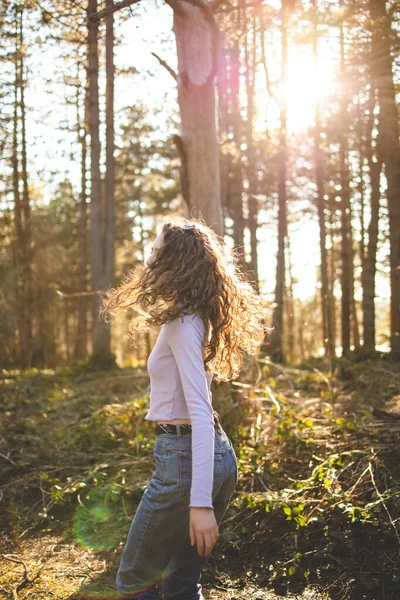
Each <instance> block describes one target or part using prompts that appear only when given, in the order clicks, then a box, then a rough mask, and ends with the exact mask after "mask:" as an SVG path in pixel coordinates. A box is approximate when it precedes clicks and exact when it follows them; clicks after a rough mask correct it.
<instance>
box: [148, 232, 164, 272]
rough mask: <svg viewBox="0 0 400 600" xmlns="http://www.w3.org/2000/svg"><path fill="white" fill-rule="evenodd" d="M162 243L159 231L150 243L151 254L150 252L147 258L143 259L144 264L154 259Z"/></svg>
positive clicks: (161, 234)
mask: <svg viewBox="0 0 400 600" xmlns="http://www.w3.org/2000/svg"><path fill="white" fill-rule="evenodd" d="M162 243H163V233H162V231H160V233H159V234H158V235H157V237H156V239H155V240H154V242H153V244H152V247H151V254H150V256H149V258H148V259H147V260H146V261H145V265H147V266H149V265H150V264H151V263H152V262H153V261H154V259H155V257H156V254H157V252H158V250H159V249H160V248H161V246H162Z"/></svg>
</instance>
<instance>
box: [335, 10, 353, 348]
mask: <svg viewBox="0 0 400 600" xmlns="http://www.w3.org/2000/svg"><path fill="white" fill-rule="evenodd" d="M344 78H345V65H344V28H343V21H342V22H341V24H340V80H341V85H342V91H341V97H340V123H339V136H338V137H339V145H340V148H339V162H340V187H341V190H340V195H341V214H342V222H341V238H342V240H341V242H342V245H341V257H342V272H341V288H342V299H341V302H342V315H341V317H342V321H341V327H342V356H348V354H349V352H350V310H351V274H350V270H351V269H352V264H351V255H352V252H351V246H350V227H351V221H350V185H349V172H348V164H347V161H348V141H347V137H346V136H347V132H348V117H347V97H346V95H345V81H344Z"/></svg>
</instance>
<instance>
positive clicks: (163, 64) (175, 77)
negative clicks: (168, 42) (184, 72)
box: [152, 52, 178, 81]
mask: <svg viewBox="0 0 400 600" xmlns="http://www.w3.org/2000/svg"><path fill="white" fill-rule="evenodd" d="M152 55H153V56H154V57H155V58H156V59H157V60H158V62H159V63H160V65H161V66H163V67H164V69H167V71H168V73H169V74H170V75H172V77H173V78H174V79H175V81H178V75H177V74H176V73H175V71H174V70H173V69H172V68H171V67H170V66H169V65H168V64H167V63H166V62H165V60H163V59H162V58H160V57H159V56H158V54H156V53H155V52H152Z"/></svg>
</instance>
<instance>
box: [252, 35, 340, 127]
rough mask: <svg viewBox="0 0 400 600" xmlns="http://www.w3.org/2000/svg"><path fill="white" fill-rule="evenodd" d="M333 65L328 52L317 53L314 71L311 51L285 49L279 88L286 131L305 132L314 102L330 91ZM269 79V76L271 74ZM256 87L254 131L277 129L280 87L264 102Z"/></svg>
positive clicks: (264, 94)
mask: <svg viewBox="0 0 400 600" xmlns="http://www.w3.org/2000/svg"><path fill="white" fill-rule="evenodd" d="M333 77H334V65H333V62H332V57H331V55H330V54H329V52H323V51H322V50H321V52H320V53H319V57H318V69H317V68H316V65H315V62H314V57H313V56H312V52H311V48H309V47H307V48H305V47H304V46H294V47H292V48H290V49H289V53H288V61H287V77H286V82H285V85H284V89H283V95H284V98H285V100H286V107H287V120H288V131H291V132H301V131H306V130H307V129H308V128H309V127H310V126H311V125H312V124H313V123H314V118H315V107H316V103H317V102H319V103H320V104H321V105H323V103H324V102H325V101H326V100H327V99H328V98H329V96H330V95H331V94H332V92H333V89H334V79H333ZM271 78H272V73H271ZM278 78H279V73H274V79H275V80H277V79H278ZM263 83H264V81H263V80H262V78H260V84H261V85H260V86H259V87H257V92H256V94H257V95H256V102H257V106H258V119H257V122H256V123H255V126H256V128H257V129H259V128H260V129H261V130H262V128H264V129H265V127H267V128H269V129H277V128H279V126H280V106H279V98H281V97H282V86H281V85H279V86H278V89H277V90H276V92H275V94H276V100H275V98H270V99H269V100H270V101H269V102H268V92H267V90H266V89H265V86H263V85H262V84H263Z"/></svg>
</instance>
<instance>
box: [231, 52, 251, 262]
mask: <svg viewBox="0 0 400 600" xmlns="http://www.w3.org/2000/svg"><path fill="white" fill-rule="evenodd" d="M239 65H240V62H239V45H238V43H237V41H235V42H233V47H232V48H231V50H230V52H229V95H230V106H231V113H230V122H231V128H232V135H233V142H234V152H235V154H234V156H232V160H231V163H230V168H231V172H232V175H231V178H230V186H229V206H230V215H231V218H232V220H233V241H234V244H235V248H236V249H237V251H238V252H239V256H240V266H241V267H242V269H243V271H244V272H246V271H247V263H246V259H245V252H244V217H243V182H242V164H241V155H242V150H241V148H240V146H241V138H242V126H241V125H242V120H241V115H240V104H239Z"/></svg>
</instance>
